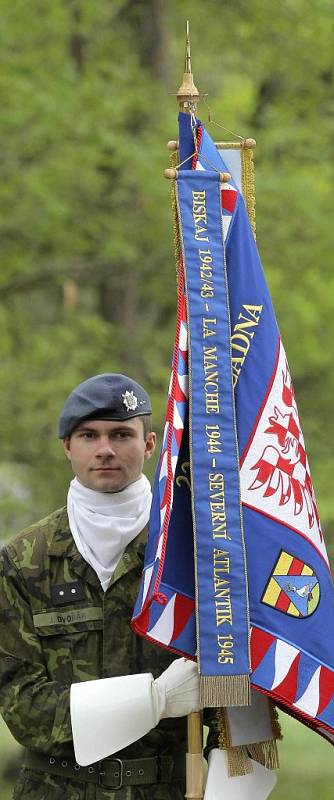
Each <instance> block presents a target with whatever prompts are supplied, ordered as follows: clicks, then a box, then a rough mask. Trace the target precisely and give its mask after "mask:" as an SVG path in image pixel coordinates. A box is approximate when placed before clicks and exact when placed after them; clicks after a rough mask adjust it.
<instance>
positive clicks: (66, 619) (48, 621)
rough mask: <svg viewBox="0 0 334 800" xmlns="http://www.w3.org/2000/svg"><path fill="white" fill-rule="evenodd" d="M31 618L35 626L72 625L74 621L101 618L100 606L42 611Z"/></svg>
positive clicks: (93, 620) (94, 620)
mask: <svg viewBox="0 0 334 800" xmlns="http://www.w3.org/2000/svg"><path fill="white" fill-rule="evenodd" d="M33 620H34V625H35V628H44V627H46V626H48V627H49V626H50V625H73V623H76V622H98V621H99V620H102V608H100V607H99V606H90V607H89V608H78V609H73V610H72V609H71V610H70V611H42V612H41V613H40V614H34V615H33Z"/></svg>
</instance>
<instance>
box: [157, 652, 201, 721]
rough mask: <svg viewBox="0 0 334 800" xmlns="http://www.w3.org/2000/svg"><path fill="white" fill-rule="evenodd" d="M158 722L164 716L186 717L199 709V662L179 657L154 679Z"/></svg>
mask: <svg viewBox="0 0 334 800" xmlns="http://www.w3.org/2000/svg"><path fill="white" fill-rule="evenodd" d="M152 688H153V693H154V703H155V704H156V713H157V722H159V720H160V719H162V718H163V717H185V716H186V715H187V714H191V712H192V711H198V709H199V675H198V668H197V664H195V663H194V662H193V661H187V659H186V658H178V659H177V660H176V661H173V663H172V664H170V666H169V667H168V668H167V669H166V670H165V672H163V673H162V675H160V677H159V678H157V679H156V680H155V681H153V687H152Z"/></svg>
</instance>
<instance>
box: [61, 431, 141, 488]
mask: <svg viewBox="0 0 334 800" xmlns="http://www.w3.org/2000/svg"><path fill="white" fill-rule="evenodd" d="M155 445H156V435H155V433H153V432H152V433H148V434H147V435H146V438H144V428H143V420H142V418H141V417H133V418H132V419H128V420H124V421H122V422H118V421H116V420H94V421H88V420H87V421H85V422H81V424H80V425H79V426H78V427H77V428H76V429H75V431H74V432H73V433H72V434H71V436H68V437H66V439H64V450H65V453H66V456H67V458H68V459H69V461H70V462H71V464H72V469H73V472H74V473H75V475H76V476H77V478H78V480H79V481H80V483H82V484H83V486H86V487H87V488H88V489H94V490H95V491H97V492H120V491H121V490H122V489H125V487H126V486H129V485H130V483H134V481H136V480H137V479H138V478H139V477H140V475H141V473H142V469H143V465H144V461H146V460H147V459H148V458H150V457H151V455H152V453H153V452H154V450H155Z"/></svg>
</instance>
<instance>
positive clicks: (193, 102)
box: [177, 20, 199, 113]
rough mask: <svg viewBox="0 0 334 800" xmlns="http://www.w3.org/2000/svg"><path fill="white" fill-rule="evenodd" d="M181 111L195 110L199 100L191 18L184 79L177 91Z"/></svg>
mask: <svg viewBox="0 0 334 800" xmlns="http://www.w3.org/2000/svg"><path fill="white" fill-rule="evenodd" d="M177 99H178V102H179V106H180V111H186V112H188V113H189V112H190V111H195V112H196V107H197V104H198V102H199V91H198V89H197V88H196V86H195V84H194V79H193V74H192V71H191V53H190V33H189V20H187V23H186V52H185V60H184V73H183V81H182V83H181V86H180V88H179V90H178V93H177Z"/></svg>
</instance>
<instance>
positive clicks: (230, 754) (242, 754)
mask: <svg viewBox="0 0 334 800" xmlns="http://www.w3.org/2000/svg"><path fill="white" fill-rule="evenodd" d="M226 753H227V774H228V777H229V778H237V777H238V775H249V773H250V772H253V765H252V762H251V760H250V758H249V755H248V753H247V747H245V745H241V746H240V747H228V748H227V749H226Z"/></svg>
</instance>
